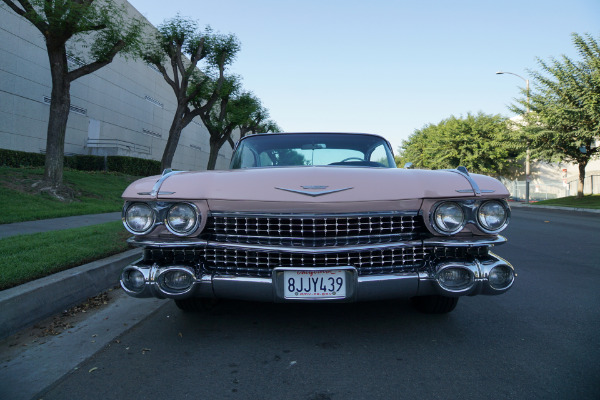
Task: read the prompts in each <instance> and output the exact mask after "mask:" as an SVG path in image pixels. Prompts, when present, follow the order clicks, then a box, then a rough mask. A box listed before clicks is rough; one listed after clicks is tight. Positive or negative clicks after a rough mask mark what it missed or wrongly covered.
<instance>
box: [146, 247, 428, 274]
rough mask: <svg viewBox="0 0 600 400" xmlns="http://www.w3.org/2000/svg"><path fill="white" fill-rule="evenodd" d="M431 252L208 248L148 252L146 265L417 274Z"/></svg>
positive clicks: (216, 270)
mask: <svg viewBox="0 0 600 400" xmlns="http://www.w3.org/2000/svg"><path fill="white" fill-rule="evenodd" d="M429 252H430V250H428V249H424V248H423V247H422V246H414V247H395V248H388V249H369V250H364V249H363V250H358V251H344V252H327V253H317V254H310V253H306V252H304V253H303V252H301V251H298V252H292V253H290V252H274V251H262V250H255V249H234V248H222V247H205V248H197V249H146V251H145V253H144V260H145V262H148V263H151V262H157V263H159V264H163V263H165V264H169V263H198V264H201V265H202V267H203V269H204V271H205V272H208V273H217V274H229V275H241V276H260V277H268V276H271V273H272V271H273V269H274V268H277V267H308V268H318V267H335V266H353V267H355V268H356V269H357V271H358V274H359V275H375V274H390V273H397V272H416V271H417V270H419V269H421V268H422V267H423V265H424V262H425V259H426V257H427V255H428V254H429Z"/></svg>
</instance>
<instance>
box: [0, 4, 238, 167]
mask: <svg viewBox="0 0 600 400" xmlns="http://www.w3.org/2000/svg"><path fill="white" fill-rule="evenodd" d="M124 3H125V5H126V7H127V9H128V13H129V14H130V15H131V16H132V17H135V18H141V19H143V18H144V17H143V16H142V15H141V14H140V13H139V12H138V11H137V10H136V9H135V8H133V7H132V6H131V5H130V4H129V3H127V2H124ZM150 29H155V28H153V27H152V28H150ZM69 62H70V63H72V67H73V68H75V67H77V65H78V60H76V59H70V60H69ZM50 92H51V78H50V69H49V64H48V56H47V52H46V47H45V43H44V39H43V37H42V35H41V34H40V32H39V31H38V30H37V29H36V28H34V27H33V26H32V25H31V23H29V22H28V21H26V20H25V19H24V18H22V17H20V16H18V15H17V14H15V13H14V12H13V11H11V10H10V9H8V7H6V6H5V5H4V4H0V148H4V149H9V150H19V151H27V152H42V153H43V152H45V149H46V132H47V126H48V113H49V108H50V107H49V103H50ZM175 108H176V102H175V95H174V93H173V91H172V89H171V87H170V86H169V85H168V84H167V83H166V82H165V80H164V79H163V77H162V75H161V74H160V73H159V72H158V70H157V69H155V68H153V67H151V66H149V65H147V64H146V63H144V62H143V61H141V60H132V59H129V60H125V59H124V58H122V57H120V56H117V57H115V59H114V61H113V62H112V63H110V64H109V65H107V66H105V67H104V68H101V69H100V70H98V71H96V72H95V73H93V74H90V75H87V76H84V77H82V78H79V79H77V80H75V81H73V82H72V85H71V112H70V114H69V120H68V124H67V132H66V138H65V154H67V155H68V154H90V155H123V156H131V157H138V158H146V159H153V160H160V159H161V158H162V154H163V150H164V148H165V145H166V141H167V138H168V133H169V127H170V125H171V122H172V119H173V113H174V110H175ZM231 153H232V151H231V148H230V146H229V145H228V144H225V145H224V146H223V148H221V152H220V153H219V158H218V161H217V165H216V168H217V169H224V168H227V167H228V165H229V161H230V159H231ZM208 154H209V134H208V131H207V130H206V128H205V127H204V125H203V124H202V122H201V121H200V119H199V118H197V120H196V119H195V120H194V121H193V122H192V123H191V124H189V125H188V126H187V127H186V128H185V129H184V130H183V132H182V134H181V138H180V140H179V145H178V147H177V150H176V152H175V157H174V160H173V165H172V167H173V168H175V169H184V170H201V169H206V165H207V163H208Z"/></svg>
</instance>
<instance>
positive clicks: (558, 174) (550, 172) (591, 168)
mask: <svg viewBox="0 0 600 400" xmlns="http://www.w3.org/2000/svg"><path fill="white" fill-rule="evenodd" d="M511 120H512V121H513V122H516V123H519V122H520V121H522V118H521V117H520V116H517V117H513V118H511ZM596 146H600V140H597V141H596ZM521 164H522V167H521V171H522V174H521V175H522V176H520V177H519V179H517V180H506V179H502V183H504V185H505V186H506V187H507V188H508V190H509V191H510V194H511V195H512V196H513V197H516V198H519V199H525V193H526V189H525V186H526V184H525V165H524V161H521ZM530 172H531V174H530V175H531V181H530V184H529V198H530V199H531V200H547V199H552V198H557V197H566V196H576V195H577V185H578V182H579V167H578V166H577V165H576V164H569V163H547V162H542V161H536V160H532V161H531V167H530ZM585 172H586V178H585V185H584V194H586V195H587V194H600V159H597V158H596V159H594V160H592V161H590V162H589V163H588V165H587V166H586V169H585Z"/></svg>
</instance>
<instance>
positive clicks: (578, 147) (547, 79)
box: [511, 33, 600, 198]
mask: <svg viewBox="0 0 600 400" xmlns="http://www.w3.org/2000/svg"><path fill="white" fill-rule="evenodd" d="M572 37H573V44H574V45H575V47H576V49H577V51H578V53H579V55H580V56H581V58H582V59H581V60H580V61H573V60H571V59H570V58H569V57H567V56H564V55H563V56H562V57H561V58H560V59H558V60H557V59H554V58H552V59H551V60H550V61H549V62H546V61H543V60H541V59H539V58H538V64H539V66H540V67H541V72H538V71H529V73H530V74H531V75H532V77H533V82H534V84H533V89H532V90H531V92H530V93H529V101H528V100H527V98H526V97H524V98H521V99H518V100H517V104H513V105H512V106H511V110H512V111H514V112H517V113H521V114H523V115H524V119H525V122H526V123H525V124H523V126H522V128H521V131H522V133H523V135H524V136H526V137H528V138H529V140H530V143H531V147H532V150H533V154H534V155H535V156H536V157H537V158H539V159H544V160H548V161H566V162H571V163H575V164H578V167H579V184H578V186H577V197H578V198H581V197H583V189H584V182H585V168H586V166H587V164H588V162H589V161H590V160H591V159H593V158H594V157H597V156H598V154H599V151H600V150H599V149H598V147H596V146H595V144H596V140H598V139H599V138H600V47H599V46H598V42H597V41H596V40H595V39H594V38H593V37H592V36H591V35H585V37H582V36H580V35H578V34H576V33H574V34H573V35H572ZM524 94H526V93H524ZM527 107H529V108H530V110H531V112H529V113H526V112H525V110H526V109H527Z"/></svg>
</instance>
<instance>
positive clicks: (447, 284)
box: [437, 268, 473, 291]
mask: <svg viewBox="0 0 600 400" xmlns="http://www.w3.org/2000/svg"><path fill="white" fill-rule="evenodd" d="M437 281H438V283H439V284H440V286H441V287H443V288H444V289H447V290H451V291H459V290H465V289H468V288H470V287H471V286H472V285H473V273H472V272H471V271H469V270H468V269H465V268H445V269H443V270H441V271H440V272H438V274H437Z"/></svg>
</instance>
